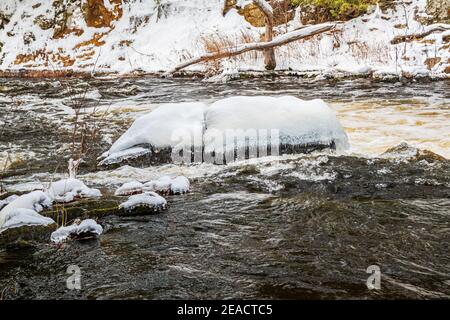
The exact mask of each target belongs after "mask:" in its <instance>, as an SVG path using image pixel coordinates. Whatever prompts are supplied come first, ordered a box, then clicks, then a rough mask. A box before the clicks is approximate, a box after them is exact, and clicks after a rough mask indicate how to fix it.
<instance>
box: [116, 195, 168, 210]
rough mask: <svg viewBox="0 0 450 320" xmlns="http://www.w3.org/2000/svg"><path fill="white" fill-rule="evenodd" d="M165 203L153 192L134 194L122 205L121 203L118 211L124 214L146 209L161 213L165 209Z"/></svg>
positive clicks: (164, 200)
mask: <svg viewBox="0 0 450 320" xmlns="http://www.w3.org/2000/svg"><path fill="white" fill-rule="evenodd" d="M166 206H167V201H166V199H164V198H163V197H161V196H160V195H159V194H157V193H155V192H146V193H143V194H136V195H133V196H131V197H129V198H128V200H127V201H126V202H124V203H121V204H120V206H119V209H123V210H125V211H126V212H129V211H133V210H135V209H137V208H146V209H147V208H148V209H150V210H152V211H161V210H164V209H166Z"/></svg>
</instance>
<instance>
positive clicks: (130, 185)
mask: <svg viewBox="0 0 450 320" xmlns="http://www.w3.org/2000/svg"><path fill="white" fill-rule="evenodd" d="M143 191H144V185H143V184H142V183H140V182H139V181H131V182H127V183H125V184H123V185H122V186H121V187H120V188H119V189H117V190H116V192H115V193H114V194H115V195H116V196H129V195H132V194H137V193H142V192H143Z"/></svg>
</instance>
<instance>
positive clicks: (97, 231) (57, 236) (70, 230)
mask: <svg viewBox="0 0 450 320" xmlns="http://www.w3.org/2000/svg"><path fill="white" fill-rule="evenodd" d="M102 233H103V228H102V226H101V225H99V224H98V223H97V222H96V221H95V220H92V219H86V220H83V221H81V222H80V223H76V222H75V223H73V224H71V225H70V226H66V227H60V228H59V229H57V230H56V231H54V232H53V233H52V235H51V236H50V240H51V241H52V242H55V243H61V242H64V241H66V240H67V239H69V238H73V239H76V238H78V237H83V238H84V237H90V236H99V235H101V234H102Z"/></svg>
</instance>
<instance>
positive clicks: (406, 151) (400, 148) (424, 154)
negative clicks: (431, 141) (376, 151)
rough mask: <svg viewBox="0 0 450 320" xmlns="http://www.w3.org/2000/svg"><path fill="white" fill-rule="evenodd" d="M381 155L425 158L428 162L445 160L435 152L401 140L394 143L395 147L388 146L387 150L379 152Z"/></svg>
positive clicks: (413, 158) (384, 156)
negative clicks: (398, 142) (396, 143)
mask: <svg viewBox="0 0 450 320" xmlns="http://www.w3.org/2000/svg"><path fill="white" fill-rule="evenodd" d="M381 157H383V158H401V159H410V160H417V161H421V160H426V161H429V162H434V161H445V160H446V159H445V158H444V157H443V156H440V155H438V154H437V153H434V152H432V151H429V150H422V149H419V148H416V147H413V146H411V145H409V144H408V143H406V142H402V143H400V144H398V145H396V146H395V147H392V148H389V149H388V150H386V151H385V152H383V153H382V154H381Z"/></svg>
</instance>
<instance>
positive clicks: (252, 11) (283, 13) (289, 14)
mask: <svg viewBox="0 0 450 320" xmlns="http://www.w3.org/2000/svg"><path fill="white" fill-rule="evenodd" d="M236 2H237V1H236V0H227V1H225V6H224V10H223V13H224V14H226V13H227V12H228V11H230V9H231V8H236ZM270 4H271V5H272V7H273V10H274V11H273V12H274V16H275V21H274V24H275V25H281V24H284V23H287V22H289V21H291V20H292V19H293V18H294V15H295V13H294V9H293V7H292V6H291V1H290V0H281V1H273V0H272V1H270ZM236 9H238V12H239V14H240V15H242V16H243V17H244V18H245V20H247V22H249V23H250V24H251V25H252V26H254V27H264V26H265V25H266V24H265V21H264V19H265V17H264V14H263V13H262V11H261V10H260V9H259V8H258V7H257V6H256V5H255V4H253V3H252V4H248V5H246V6H245V7H243V8H236Z"/></svg>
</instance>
